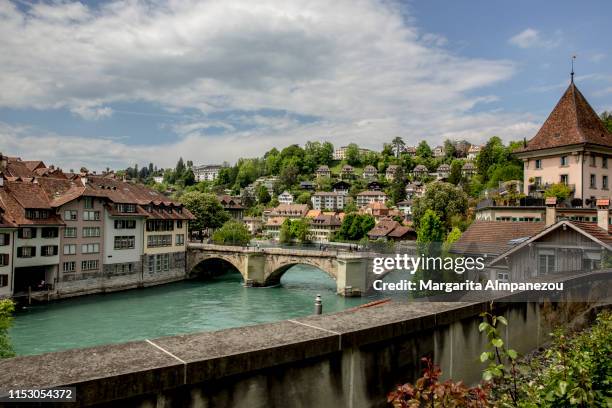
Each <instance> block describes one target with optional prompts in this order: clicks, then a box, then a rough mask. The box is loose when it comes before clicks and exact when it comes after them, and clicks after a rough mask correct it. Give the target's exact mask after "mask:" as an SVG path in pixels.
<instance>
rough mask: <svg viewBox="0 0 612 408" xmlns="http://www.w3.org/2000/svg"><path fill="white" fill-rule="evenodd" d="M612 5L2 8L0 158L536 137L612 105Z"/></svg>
mask: <svg viewBox="0 0 612 408" xmlns="http://www.w3.org/2000/svg"><path fill="white" fill-rule="evenodd" d="M610 15H612V2H609V1H606V0H602V1H589V2H578V1H561V0H559V1H554V2H553V1H550V2H545V1H539V2H533V1H531V0H528V1H527V0H525V1H523V0H513V1H512V2H503V7H502V3H501V2H492V1H489V0H481V1H477V0H473V1H469V2H468V1H465V2H458V1H443V0H428V1H393V0H334V1H329V0H308V1H306V0H304V1H293V0H276V1H273V0H257V1H252V0H219V1H213V0H210V1H204V0H200V1H189V0H185V1H182V0H171V1H121V2H114V1H110V2H107V1H83V2H81V3H78V2H76V3H75V2H70V3H69V2H62V1H47V2H31V1H29V0H20V1H7V0H0V55H1V56H2V57H1V58H0V151H2V152H3V153H5V154H9V155H19V156H21V157H23V158H27V159H35V158H36V159H43V160H45V161H47V162H48V164H50V163H55V164H57V165H60V166H62V167H64V168H66V169H68V168H78V167H80V166H81V165H82V164H84V165H86V166H88V167H89V168H90V169H103V168H105V167H107V166H109V167H112V168H120V167H125V166H127V165H132V164H134V163H139V164H140V165H142V164H146V163H148V162H150V161H152V162H154V163H155V164H156V165H159V166H171V165H174V163H176V160H177V159H178V157H179V156H182V157H183V158H185V159H188V160H193V161H194V162H195V163H196V164H204V163H218V162H222V161H230V162H231V161H233V160H235V159H236V158H238V157H252V156H256V155H259V154H261V153H263V152H265V151H266V150H267V149H269V148H271V147H273V146H277V147H283V146H286V145H288V144H291V143H300V144H302V143H304V142H305V141H307V140H329V141H331V142H332V143H334V145H337V146H339V145H344V144H347V143H350V142H356V143H358V144H360V145H362V146H364V147H369V148H375V149H380V148H381V146H382V144H383V142H386V141H389V140H390V139H392V138H393V137H395V136H401V137H403V138H404V140H405V141H406V142H407V143H409V144H416V143H418V141H420V140H422V139H425V140H428V141H429V142H431V143H432V144H437V143H439V142H441V141H442V140H443V139H445V138H450V139H458V138H462V139H467V140H468V141H471V142H481V141H483V140H486V139H487V138H488V137H490V136H492V135H498V136H501V137H502V138H503V139H505V140H510V139H522V138H523V137H527V138H530V137H532V136H533V135H534V133H535V132H536V131H537V128H538V127H539V125H540V124H541V123H542V121H543V120H544V119H545V118H546V115H547V114H548V112H549V111H550V110H551V109H552V107H553V106H554V104H555V103H556V101H557V99H558V98H559V96H560V95H561V93H562V92H563V90H564V88H565V87H566V86H567V84H568V82H569V71H570V57H571V55H573V54H576V55H577V60H576V75H577V76H576V78H577V80H576V82H577V84H578V85H579V87H580V88H581V89H582V91H583V93H584V94H585V95H586V96H587V98H588V99H589V100H590V102H591V103H592V105H593V106H594V107H595V109H596V110H597V111H602V110H605V109H612V51H611V50H610V46H609V43H610V38H612V26H611V25H610V24H609V17H610Z"/></svg>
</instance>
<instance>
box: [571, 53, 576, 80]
mask: <svg viewBox="0 0 612 408" xmlns="http://www.w3.org/2000/svg"><path fill="white" fill-rule="evenodd" d="M575 59H576V56H575V55H572V73H571V74H570V76H571V83H572V84H573V83H574V60H575Z"/></svg>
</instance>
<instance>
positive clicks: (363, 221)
mask: <svg viewBox="0 0 612 408" xmlns="http://www.w3.org/2000/svg"><path fill="white" fill-rule="evenodd" d="M374 225H376V222H375V220H374V217H372V216H371V215H368V214H357V213H349V214H347V215H346V216H345V217H344V219H343V220H342V224H341V225H340V228H339V229H338V232H337V233H336V239H338V240H341V241H359V240H360V239H362V238H364V237H366V236H367V233H368V232H369V231H370V230H371V229H372V228H374Z"/></svg>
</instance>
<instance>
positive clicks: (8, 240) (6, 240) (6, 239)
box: [4, 234, 11, 245]
mask: <svg viewBox="0 0 612 408" xmlns="http://www.w3.org/2000/svg"><path fill="white" fill-rule="evenodd" d="M10 244H11V234H4V245H10Z"/></svg>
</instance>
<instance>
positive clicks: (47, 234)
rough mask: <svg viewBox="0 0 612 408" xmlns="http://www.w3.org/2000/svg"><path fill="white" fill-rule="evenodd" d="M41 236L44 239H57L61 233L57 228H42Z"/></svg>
mask: <svg viewBox="0 0 612 408" xmlns="http://www.w3.org/2000/svg"><path fill="white" fill-rule="evenodd" d="M40 236H41V237H43V238H57V237H58V236H59V233H58V230H57V228H41V230H40Z"/></svg>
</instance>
